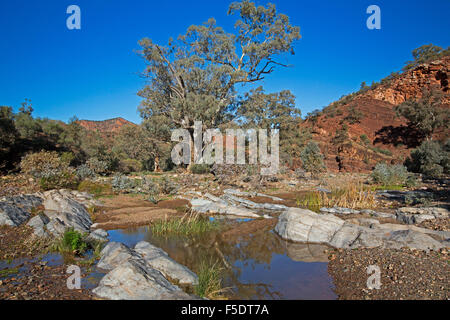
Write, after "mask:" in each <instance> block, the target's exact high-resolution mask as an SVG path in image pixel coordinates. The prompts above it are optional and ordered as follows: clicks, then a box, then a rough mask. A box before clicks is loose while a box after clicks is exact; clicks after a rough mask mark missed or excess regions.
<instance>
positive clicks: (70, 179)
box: [39, 167, 80, 190]
mask: <svg viewBox="0 0 450 320" xmlns="http://www.w3.org/2000/svg"><path fill="white" fill-rule="evenodd" d="M79 182H80V180H79V179H78V177H77V175H76V174H75V170H74V169H73V168H70V167H68V168H66V169H64V170H61V171H58V170H54V171H47V172H45V173H44V174H43V175H42V177H41V178H40V179H39V185H40V187H41V188H42V189H43V190H52V189H60V188H63V189H76V188H77V186H78V183H79Z"/></svg>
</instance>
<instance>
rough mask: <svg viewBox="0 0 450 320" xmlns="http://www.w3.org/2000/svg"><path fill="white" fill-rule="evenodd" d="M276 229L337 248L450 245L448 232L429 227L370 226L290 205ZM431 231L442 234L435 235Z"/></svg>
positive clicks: (294, 238)
mask: <svg viewBox="0 0 450 320" xmlns="http://www.w3.org/2000/svg"><path fill="white" fill-rule="evenodd" d="M275 232H276V233H278V234H279V235H280V236H281V237H282V238H283V239H286V240H291V241H296V242H303V243H318V244H328V245H330V246H333V247H335V248H345V249H353V248H374V247H383V248H403V247H407V248H412V249H419V250H427V251H428V250H438V249H440V248H442V247H444V246H447V245H448V241H447V237H446V234H445V233H442V232H441V233H439V234H434V233H432V232H429V231H426V229H422V228H415V229H412V228H411V229H408V230H398V228H397V227H396V225H392V224H371V225H370V228H369V227H364V226H361V225H355V224H353V223H349V222H345V221H344V220H342V219H340V218H338V217H335V216H333V215H329V214H320V215H319V214H317V213H315V212H312V211H309V210H306V209H298V208H289V209H288V210H286V211H285V212H284V213H282V214H281V215H280V217H279V218H278V223H277V225H276V226H275ZM428 234H431V235H433V236H435V237H438V236H439V237H440V238H441V239H443V240H441V241H438V240H435V239H433V238H432V237H431V236H429V235H428Z"/></svg>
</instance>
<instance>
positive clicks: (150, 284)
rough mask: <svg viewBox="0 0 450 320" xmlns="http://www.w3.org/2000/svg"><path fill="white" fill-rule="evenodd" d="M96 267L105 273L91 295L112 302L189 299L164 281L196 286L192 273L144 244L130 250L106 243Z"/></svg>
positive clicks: (196, 279)
mask: <svg viewBox="0 0 450 320" xmlns="http://www.w3.org/2000/svg"><path fill="white" fill-rule="evenodd" d="M97 267H98V268H99V269H102V270H106V271H109V273H108V274H106V276H105V277H104V278H103V279H102V280H101V281H100V283H99V285H98V287H97V288H95V289H94V291H93V292H94V293H95V294H96V295H98V296H99V297H101V298H106V299H112V300H128V299H132V300H136V299H137V300H158V299H192V298H194V297H192V296H190V295H188V294H186V293H184V292H183V291H182V290H181V289H180V288H179V287H178V286H175V285H173V284H172V283H170V282H169V280H167V278H169V279H171V280H173V281H176V282H178V283H179V284H184V285H186V284H187V285H196V284H197V283H198V277H197V275H196V274H195V273H193V272H192V271H190V270H189V269H188V268H186V267H185V266H183V265H181V264H179V263H177V262H176V261H174V260H172V259H171V258H170V257H169V256H168V255H167V253H166V252H165V251H163V250H162V249H160V248H157V247H155V246H153V245H151V244H150V243H148V242H145V241H141V242H139V243H138V244H136V246H135V247H134V249H130V248H128V247H127V246H125V245H124V244H122V243H118V242H111V243H108V245H106V247H105V248H103V250H102V252H101V259H100V261H99V263H98V264H97Z"/></svg>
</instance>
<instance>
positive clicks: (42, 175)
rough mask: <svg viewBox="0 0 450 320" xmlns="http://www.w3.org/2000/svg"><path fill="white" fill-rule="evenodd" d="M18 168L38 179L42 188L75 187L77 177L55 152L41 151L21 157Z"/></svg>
mask: <svg viewBox="0 0 450 320" xmlns="http://www.w3.org/2000/svg"><path fill="white" fill-rule="evenodd" d="M20 168H21V170H22V172H23V173H25V174H28V175H31V176H33V177H34V178H36V179H39V180H38V181H39V185H40V186H41V188H42V189H44V190H50V189H56V188H76V186H77V185H78V182H79V180H78V177H77V175H76V174H75V170H74V169H73V168H71V167H69V165H68V163H67V162H65V161H63V160H62V159H61V157H60V156H59V155H58V153H56V152H49V151H41V152H37V153H31V154H28V155H26V156H25V157H23V158H22V161H21V162H20Z"/></svg>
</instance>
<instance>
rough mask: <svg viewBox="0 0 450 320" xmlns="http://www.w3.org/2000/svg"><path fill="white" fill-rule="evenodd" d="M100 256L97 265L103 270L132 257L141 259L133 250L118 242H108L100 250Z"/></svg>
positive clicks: (114, 266)
mask: <svg viewBox="0 0 450 320" xmlns="http://www.w3.org/2000/svg"><path fill="white" fill-rule="evenodd" d="M100 256H101V259H100V261H99V262H98V264H97V267H98V268H100V269H103V270H113V269H114V268H116V267H118V266H119V265H121V264H123V263H125V262H126V261H128V260H130V259H132V258H135V259H141V256H140V255H139V254H137V253H136V252H135V251H134V250H132V249H130V248H128V247H127V246H126V245H124V244H122V243H119V242H110V243H108V244H107V245H106V246H105V247H104V248H103V250H102V251H101V252H100Z"/></svg>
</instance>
